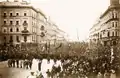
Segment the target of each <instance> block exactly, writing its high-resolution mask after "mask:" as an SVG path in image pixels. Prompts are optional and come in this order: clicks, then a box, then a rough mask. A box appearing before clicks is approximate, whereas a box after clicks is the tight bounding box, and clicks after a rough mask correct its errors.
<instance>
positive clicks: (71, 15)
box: [28, 0, 109, 40]
mask: <svg viewBox="0 0 120 78" xmlns="http://www.w3.org/2000/svg"><path fill="white" fill-rule="evenodd" d="M28 1H29V0H28ZM31 3H32V4H33V5H34V6H35V7H38V8H40V9H41V10H42V11H43V12H44V13H45V14H46V15H48V16H50V17H51V19H52V20H53V21H54V22H55V23H56V24H57V25H58V26H59V28H61V29H63V30H64V31H65V32H66V33H68V34H69V36H70V38H71V39H73V40H77V31H76V30H78V32H79V33H78V35H79V39H80V40H85V39H86V38H87V37H88V35H89V29H90V28H91V27H92V26H93V24H94V23H95V21H96V20H97V18H98V17H99V16H100V15H101V14H102V13H103V12H104V11H105V10H106V9H107V7H108V6H109V0H31Z"/></svg>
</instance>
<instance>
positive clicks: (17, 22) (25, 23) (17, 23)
mask: <svg viewBox="0 0 120 78" xmlns="http://www.w3.org/2000/svg"><path fill="white" fill-rule="evenodd" d="M6 24H7V21H4V25H6ZM19 24H20V23H19V21H16V25H19ZM10 25H13V21H10ZM23 25H28V23H27V21H24V22H23Z"/></svg>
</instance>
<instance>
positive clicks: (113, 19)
mask: <svg viewBox="0 0 120 78" xmlns="http://www.w3.org/2000/svg"><path fill="white" fill-rule="evenodd" d="M118 20H119V18H110V19H108V20H107V21H106V22H105V23H108V22H110V21H118Z"/></svg>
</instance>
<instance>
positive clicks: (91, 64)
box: [0, 0, 120, 78]
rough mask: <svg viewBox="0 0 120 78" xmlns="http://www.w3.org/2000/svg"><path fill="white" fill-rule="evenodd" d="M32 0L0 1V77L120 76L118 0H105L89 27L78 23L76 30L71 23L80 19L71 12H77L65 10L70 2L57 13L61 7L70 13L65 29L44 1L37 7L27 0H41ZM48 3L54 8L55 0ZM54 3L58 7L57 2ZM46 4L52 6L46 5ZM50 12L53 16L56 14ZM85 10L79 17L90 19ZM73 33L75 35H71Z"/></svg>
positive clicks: (64, 77) (109, 77) (107, 77)
mask: <svg viewBox="0 0 120 78" xmlns="http://www.w3.org/2000/svg"><path fill="white" fill-rule="evenodd" d="M32 1H33V0H32ZM32 1H31V0H13V1H12V0H3V1H2V0H1V1H0V78H120V20H119V18H120V1H119V0H108V2H109V5H107V9H105V11H104V12H103V13H102V14H101V15H99V18H97V20H96V21H95V22H94V24H92V26H91V27H90V28H89V27H88V28H87V26H83V27H82V26H81V29H80V28H75V27H76V26H74V25H76V24H78V22H82V21H80V20H79V19H77V18H79V16H78V17H76V15H77V13H76V15H75V14H72V13H73V12H74V11H76V12H78V11H77V10H76V9H74V10H73V11H71V10H69V9H70V7H69V6H70V4H68V6H67V5H63V6H64V9H66V8H67V9H68V12H67V11H63V12H61V13H60V14H61V16H62V13H63V15H64V14H65V13H66V12H67V14H66V16H67V15H69V14H68V13H69V11H70V12H71V14H72V15H73V16H74V17H73V16H71V19H70V20H72V22H70V20H69V21H66V20H68V19H69V18H68V17H67V18H68V19H66V17H65V18H62V20H61V21H62V23H63V24H65V26H63V28H64V27H65V29H66V31H65V29H62V28H61V27H62V26H60V24H59V23H58V22H55V21H53V20H52V19H51V17H50V16H49V15H47V14H46V13H44V12H43V11H42V10H41V9H40V8H41V7H42V6H43V5H44V6H45V3H44V2H43V5H41V7H40V6H39V8H36V7H35V4H34V5H33V4H32V3H36V5H37V4H39V2H41V3H42V1H38V2H37V1H35V2H32ZM76 1H78V0H76ZM93 1H94V0H93ZM45 2H46V1H45ZM50 2H51V3H52V1H50ZM54 2H55V1H53V4H54ZM66 2H67V0H66ZM66 2H65V3H66ZM48 3H49V1H48ZM65 3H63V4H65ZM71 3H72V4H74V6H75V5H76V7H77V5H79V3H78V2H74V1H73V2H72V1H71ZM75 3H76V4H75ZM77 3H78V4H77ZM83 3H84V1H83ZM46 4H47V2H46ZM85 4H87V2H85ZM85 4H84V5H85ZM37 6H38V5H37ZM46 6H47V5H46ZM50 6H51V5H50ZM53 6H56V8H58V7H57V6H58V5H57V4H56V5H53ZM59 6H60V7H61V8H62V5H59ZM101 6H102V5H101ZM72 7H73V6H72ZM96 7H97V6H96ZM52 8H53V7H52ZM78 8H83V7H78ZM44 9H45V8H44ZM47 9H48V10H49V11H53V10H52V9H49V7H47ZM62 9H63V8H62ZM83 9H84V10H85V7H84V8H83ZM58 10H60V9H58ZM49 11H48V12H49ZM60 11H61V10H60ZM88 11H89V10H88ZM93 11H94V10H93ZM96 11H97V9H96ZM53 12H54V14H53V15H54V16H56V14H58V13H55V11H53ZM83 12H84V11H83V10H82V11H80V13H81V14H78V15H82V13H83ZM51 13H52V12H51ZM78 13H79V12H78ZM86 13H87V12H86ZM91 13H92V12H91ZM89 14H90V13H88V15H89ZM58 15H59V14H58ZM88 15H86V17H83V18H85V19H83V20H85V23H87V20H86V18H88V19H90V18H89V17H87V16H88ZM93 15H94V14H93ZM82 16H83V15H82ZM84 16H85V15H84ZM63 17H64V16H63ZM69 17H70V16H69ZM56 18H60V17H56ZM74 18H76V19H74ZM81 18H82V17H81ZM91 19H92V18H91ZM73 20H75V21H73ZM63 21H65V22H67V23H64V22H63ZM83 22H84V21H83ZM73 23H74V24H73ZM88 23H89V22H88ZM80 24H82V23H80ZM61 25H62V24H61ZM71 25H73V26H72V27H73V28H75V32H73V31H72V30H73V29H72V27H70V26H71ZM84 25H85V24H84ZM86 25H87V24H86ZM78 26H79V25H78ZM87 29H89V33H88V31H87ZM85 30H86V31H85ZM67 31H69V34H68V32H67ZM72 34H74V35H75V36H73V38H72V39H71V37H70V35H72ZM86 34H89V36H88V37H87V35H86ZM80 35H81V36H80ZM84 36H85V38H84V39H83V40H80V39H82V37H84ZM74 37H76V38H74Z"/></svg>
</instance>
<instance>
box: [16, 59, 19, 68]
mask: <svg viewBox="0 0 120 78" xmlns="http://www.w3.org/2000/svg"><path fill="white" fill-rule="evenodd" d="M16 64H17V68H19V60H18V59H17V60H16Z"/></svg>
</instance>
